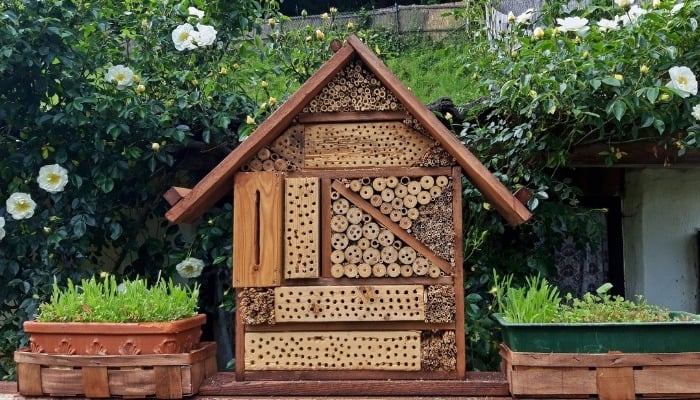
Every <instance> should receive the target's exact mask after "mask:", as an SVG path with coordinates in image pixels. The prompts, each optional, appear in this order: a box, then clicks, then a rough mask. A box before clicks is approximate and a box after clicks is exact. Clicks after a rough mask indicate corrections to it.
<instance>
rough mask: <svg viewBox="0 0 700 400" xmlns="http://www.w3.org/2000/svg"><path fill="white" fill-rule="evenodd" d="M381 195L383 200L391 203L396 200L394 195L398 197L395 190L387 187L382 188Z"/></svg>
mask: <svg viewBox="0 0 700 400" xmlns="http://www.w3.org/2000/svg"><path fill="white" fill-rule="evenodd" d="M380 196H381V198H382V201H383V202H385V203H390V202H391V201H392V200H394V197H396V193H394V191H393V190H391V189H390V188H385V189H384V190H382V193H381V195H380Z"/></svg>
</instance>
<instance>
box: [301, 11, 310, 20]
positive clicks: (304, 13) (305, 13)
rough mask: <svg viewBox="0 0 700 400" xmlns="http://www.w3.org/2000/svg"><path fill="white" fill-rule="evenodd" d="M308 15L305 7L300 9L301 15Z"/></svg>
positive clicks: (304, 16)
mask: <svg viewBox="0 0 700 400" xmlns="http://www.w3.org/2000/svg"><path fill="white" fill-rule="evenodd" d="M307 15H309V13H308V12H306V9H303V10H301V17H302V18H306V16H307Z"/></svg>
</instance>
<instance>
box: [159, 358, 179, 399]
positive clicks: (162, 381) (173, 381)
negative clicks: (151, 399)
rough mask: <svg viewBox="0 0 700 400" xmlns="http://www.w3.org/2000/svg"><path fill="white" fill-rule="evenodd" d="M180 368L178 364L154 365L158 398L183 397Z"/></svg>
mask: <svg viewBox="0 0 700 400" xmlns="http://www.w3.org/2000/svg"><path fill="white" fill-rule="evenodd" d="M180 369H181V368H180V366H178V365H168V366H155V367H153V370H154V374H155V383H156V398H159V399H181V398H182V374H181V373H180Z"/></svg>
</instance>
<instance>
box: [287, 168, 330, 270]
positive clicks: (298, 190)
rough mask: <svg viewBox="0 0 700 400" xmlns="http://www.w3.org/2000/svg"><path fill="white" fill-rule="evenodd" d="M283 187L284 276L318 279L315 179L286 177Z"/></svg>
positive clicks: (316, 194) (317, 219)
mask: <svg viewBox="0 0 700 400" xmlns="http://www.w3.org/2000/svg"><path fill="white" fill-rule="evenodd" d="M284 188H285V189H284V199H285V200H284V206H285V212H284V277H285V278H286V279H298V278H318V277H319V273H320V271H319V270H320V266H319V264H320V259H319V249H320V245H319V240H320V237H319V230H320V207H321V205H320V193H319V192H320V187H319V179H318V178H313V177H311V178H287V179H285V182H284Z"/></svg>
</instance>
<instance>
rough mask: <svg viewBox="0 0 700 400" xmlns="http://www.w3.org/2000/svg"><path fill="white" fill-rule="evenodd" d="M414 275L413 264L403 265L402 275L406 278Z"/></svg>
mask: <svg viewBox="0 0 700 400" xmlns="http://www.w3.org/2000/svg"><path fill="white" fill-rule="evenodd" d="M412 275H413V266H412V265H410V264H402V265H401V276H403V277H404V278H410V277H411V276H412Z"/></svg>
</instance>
